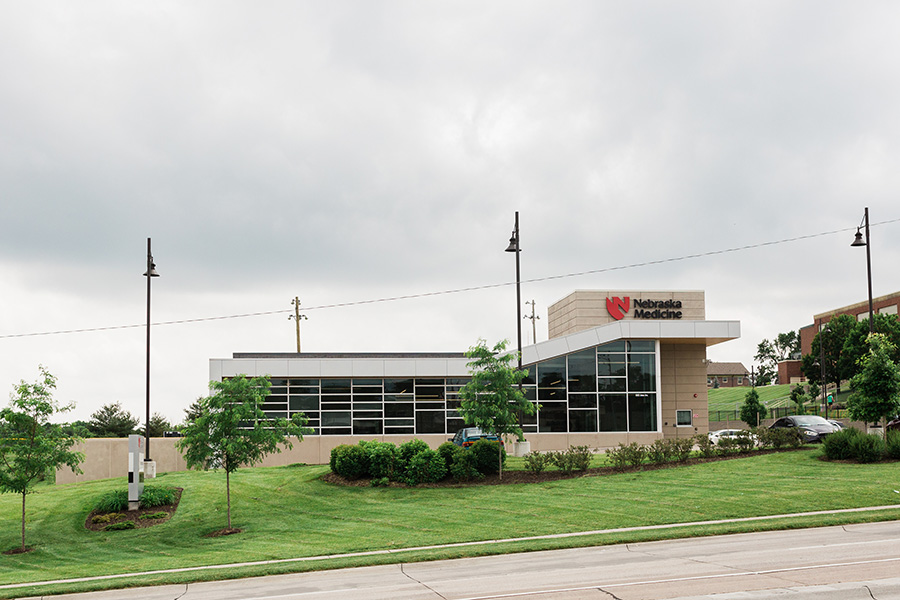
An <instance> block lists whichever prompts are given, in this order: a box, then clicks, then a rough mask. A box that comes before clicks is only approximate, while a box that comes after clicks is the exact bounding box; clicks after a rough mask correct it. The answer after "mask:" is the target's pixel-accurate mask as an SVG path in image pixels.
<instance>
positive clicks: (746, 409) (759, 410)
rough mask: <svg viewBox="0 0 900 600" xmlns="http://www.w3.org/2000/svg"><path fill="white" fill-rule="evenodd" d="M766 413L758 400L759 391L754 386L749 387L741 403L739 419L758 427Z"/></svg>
mask: <svg viewBox="0 0 900 600" xmlns="http://www.w3.org/2000/svg"><path fill="white" fill-rule="evenodd" d="M767 413H768V411H767V410H766V407H765V406H764V405H763V404H762V402H760V401H759V392H757V391H756V388H750V391H749V392H747V395H746V396H745V397H744V404H742V405H741V421H743V422H744V423H746V424H747V425H748V426H750V427H759V424H760V422H761V421H762V420H763V419H765V418H766V414H767Z"/></svg>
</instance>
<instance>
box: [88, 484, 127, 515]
mask: <svg viewBox="0 0 900 600" xmlns="http://www.w3.org/2000/svg"><path fill="white" fill-rule="evenodd" d="M127 508H128V490H127V489H125V490H112V491H110V492H106V493H105V494H103V495H102V496H100V499H99V500H97V503H96V504H95V505H94V510H96V511H97V512H100V513H117V512H122V511H123V510H126V509H127Z"/></svg>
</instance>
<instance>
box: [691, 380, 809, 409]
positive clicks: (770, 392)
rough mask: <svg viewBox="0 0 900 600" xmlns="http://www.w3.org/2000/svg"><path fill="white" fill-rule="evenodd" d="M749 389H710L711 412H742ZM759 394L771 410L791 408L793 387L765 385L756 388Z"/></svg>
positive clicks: (760, 398) (761, 400)
mask: <svg viewBox="0 0 900 600" xmlns="http://www.w3.org/2000/svg"><path fill="white" fill-rule="evenodd" d="M749 391H750V388H748V387H733V388H718V389H710V390H709V391H708V396H709V411H710V412H713V411H716V410H741V405H742V404H743V403H744V399H745V398H746V397H747V392H749ZM756 391H757V393H758V394H759V400H760V402H763V403H764V404H765V405H766V406H769V407H771V408H778V407H781V406H791V405H792V404H793V403H792V402H791V386H790V385H787V384H784V385H764V386H762V387H758V388H756Z"/></svg>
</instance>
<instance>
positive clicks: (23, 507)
mask: <svg viewBox="0 0 900 600" xmlns="http://www.w3.org/2000/svg"><path fill="white" fill-rule="evenodd" d="M22 551H23V552H24V551H25V492H22Z"/></svg>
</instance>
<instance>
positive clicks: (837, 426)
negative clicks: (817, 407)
mask: <svg viewBox="0 0 900 600" xmlns="http://www.w3.org/2000/svg"><path fill="white" fill-rule="evenodd" d="M828 422H829V423H831V424H832V425H834V430H835V431H840V430H841V429H843V428H844V424H843V423H841V422H840V421H835V420H834V419H828Z"/></svg>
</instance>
